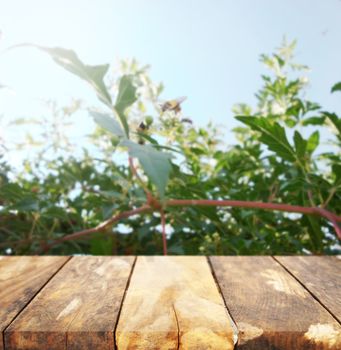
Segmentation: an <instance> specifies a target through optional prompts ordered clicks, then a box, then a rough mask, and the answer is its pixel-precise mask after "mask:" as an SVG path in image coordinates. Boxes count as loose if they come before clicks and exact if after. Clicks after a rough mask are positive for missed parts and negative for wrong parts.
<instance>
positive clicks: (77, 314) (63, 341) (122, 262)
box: [5, 256, 135, 350]
mask: <svg viewBox="0 0 341 350" xmlns="http://www.w3.org/2000/svg"><path fill="white" fill-rule="evenodd" d="M134 259H135V258H133V257H93V256H81V257H73V258H72V260H71V261H70V262H69V263H68V264H66V265H65V266H64V267H63V269H62V270H61V271H59V273H58V274H57V275H56V276H55V277H54V278H53V279H52V280H51V281H50V282H49V283H48V284H47V285H46V287H45V288H44V289H43V290H42V291H41V292H40V293H39V294H38V295H37V296H36V297H35V299H34V300H33V301H32V302H31V303H30V304H29V305H28V306H27V308H26V309H25V310H24V311H23V312H22V313H21V314H20V315H19V317H18V318H17V319H16V320H15V321H14V322H13V323H12V324H11V325H10V327H9V328H8V329H7V330H6V332H5V346H6V350H7V349H11V350H14V349H39V350H45V349H46V350H57V349H58V350H60V349H91V350H97V349H98V350H102V349H114V336H113V332H114V329H115V325H116V322H117V317H118V313H119V310H120V306H121V302H122V298H123V295H124V292H125V289H126V285H127V282H128V279H129V276H130V273H131V270H132V266H133V262H134Z"/></svg>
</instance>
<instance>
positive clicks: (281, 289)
mask: <svg viewBox="0 0 341 350" xmlns="http://www.w3.org/2000/svg"><path fill="white" fill-rule="evenodd" d="M210 260H211V263H212V266H213V270H214V273H215V275H216V278H217V281H218V283H219V285H220V288H221V290H222V293H223V295H224V298H225V302H226V305H227V308H228V309H229V311H230V313H231V316H232V317H233V319H234V321H235V322H236V325H237V328H238V330H239V336H238V337H239V339H238V347H237V348H238V349H243V350H245V349H262V350H266V349H269V350H270V349H272V350H273V349H276V350H279V349H281V350H282V349H283V350H284V349H288V350H292V349H319V350H322V349H335V350H336V349H341V327H340V325H339V324H338V323H337V322H336V320H335V319H334V318H333V317H332V316H331V315H330V314H329V313H328V312H327V311H326V310H325V309H324V308H323V307H322V306H321V305H320V304H319V303H318V302H317V301H316V300H315V299H314V298H313V297H312V296H311V295H310V294H309V293H308V292H307V291H306V290H305V289H304V288H303V287H302V286H301V285H300V284H299V283H298V282H297V281H296V280H295V279H294V278H293V277H292V276H291V275H290V274H289V273H288V272H286V271H285V269H284V268H283V267H282V266H280V265H279V264H278V263H277V262H276V261H275V260H274V259H272V258H271V257H252V256H250V257H212V258H210Z"/></svg>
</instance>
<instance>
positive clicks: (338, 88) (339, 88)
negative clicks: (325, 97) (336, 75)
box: [331, 82, 341, 92]
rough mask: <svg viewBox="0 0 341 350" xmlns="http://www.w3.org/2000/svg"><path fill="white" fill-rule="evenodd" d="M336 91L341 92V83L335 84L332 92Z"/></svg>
mask: <svg viewBox="0 0 341 350" xmlns="http://www.w3.org/2000/svg"><path fill="white" fill-rule="evenodd" d="M335 91H341V82H339V83H337V84H335V85H334V86H333V87H332V89H331V92H335Z"/></svg>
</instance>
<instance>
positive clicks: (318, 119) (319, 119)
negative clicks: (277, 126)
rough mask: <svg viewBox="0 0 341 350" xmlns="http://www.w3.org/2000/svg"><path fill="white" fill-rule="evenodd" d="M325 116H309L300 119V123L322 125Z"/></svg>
mask: <svg viewBox="0 0 341 350" xmlns="http://www.w3.org/2000/svg"><path fill="white" fill-rule="evenodd" d="M325 119H326V117H324V116H322V117H310V118H307V119H305V120H303V121H302V125H304V126H306V125H323V124H324V121H325Z"/></svg>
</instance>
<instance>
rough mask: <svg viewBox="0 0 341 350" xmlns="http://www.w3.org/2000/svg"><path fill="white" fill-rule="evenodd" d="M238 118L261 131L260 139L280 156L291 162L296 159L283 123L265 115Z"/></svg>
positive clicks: (253, 128)
mask: <svg viewBox="0 0 341 350" xmlns="http://www.w3.org/2000/svg"><path fill="white" fill-rule="evenodd" d="M236 119H237V120H239V121H241V122H242V123H244V124H246V125H249V126H250V127H251V129H252V130H256V131H259V132H260V133H261V137H260V141H261V142H263V143H264V144H266V145H267V146H268V148H269V149H270V150H271V151H273V152H275V153H276V154H277V155H278V156H279V157H281V158H283V159H285V160H288V161H290V162H293V161H295V160H296V154H295V151H294V149H293V148H292V146H291V145H290V143H289V141H288V139H287V136H286V134H285V129H284V128H283V127H282V126H281V125H279V124H278V123H270V121H269V120H267V118H264V117H248V116H237V117H236Z"/></svg>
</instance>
